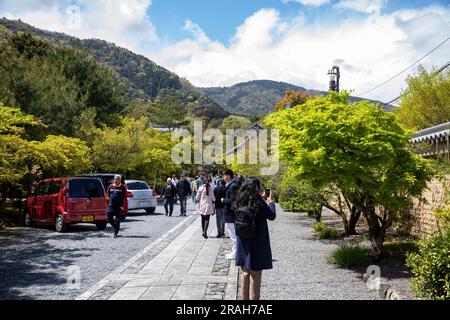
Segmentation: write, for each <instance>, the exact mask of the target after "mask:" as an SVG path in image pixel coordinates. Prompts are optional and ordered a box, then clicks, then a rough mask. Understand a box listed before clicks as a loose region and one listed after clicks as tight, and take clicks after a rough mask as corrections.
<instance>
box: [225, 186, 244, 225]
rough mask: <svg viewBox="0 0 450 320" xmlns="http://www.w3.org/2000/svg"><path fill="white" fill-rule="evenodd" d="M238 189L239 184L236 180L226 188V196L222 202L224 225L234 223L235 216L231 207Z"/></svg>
mask: <svg viewBox="0 0 450 320" xmlns="http://www.w3.org/2000/svg"><path fill="white" fill-rule="evenodd" d="M239 188H240V186H239V183H238V182H237V181H236V180H233V181H231V182H230V184H229V185H228V186H227V188H226V194H225V198H224V200H223V204H224V208H225V212H224V220H225V223H234V219H235V214H234V211H233V209H232V206H233V203H234V202H235V201H236V198H237V194H238V191H239Z"/></svg>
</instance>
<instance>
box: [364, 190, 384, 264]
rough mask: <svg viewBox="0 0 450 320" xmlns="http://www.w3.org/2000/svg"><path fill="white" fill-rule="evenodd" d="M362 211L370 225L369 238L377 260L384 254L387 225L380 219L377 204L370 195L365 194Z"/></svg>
mask: <svg viewBox="0 0 450 320" xmlns="http://www.w3.org/2000/svg"><path fill="white" fill-rule="evenodd" d="M362 205H363V207H362V212H363V214H364V217H365V218H366V221H367V225H368V226H369V238H370V243H371V244H372V251H373V254H374V255H375V257H376V258H377V260H379V259H381V258H382V256H383V242H384V238H385V235H386V227H387V226H386V225H383V223H382V222H381V221H380V218H379V217H378V215H377V214H376V212H375V205H374V203H373V199H372V197H371V196H370V195H367V194H366V195H365V196H364V203H363V204H362Z"/></svg>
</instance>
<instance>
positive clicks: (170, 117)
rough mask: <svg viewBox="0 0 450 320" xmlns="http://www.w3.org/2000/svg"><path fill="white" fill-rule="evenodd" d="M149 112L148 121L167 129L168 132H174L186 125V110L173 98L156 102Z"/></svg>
mask: <svg viewBox="0 0 450 320" xmlns="http://www.w3.org/2000/svg"><path fill="white" fill-rule="evenodd" d="M150 112H151V114H150V120H151V121H152V122H154V123H156V124H158V125H161V126H164V127H166V128H168V129H169V131H174V130H175V129H177V128H180V127H182V126H184V125H186V124H187V123H188V122H187V121H186V116H187V108H186V106H185V105H183V104H181V103H180V102H179V101H178V100H177V99H176V98H175V97H167V98H164V99H162V100H157V101H156V102H155V103H153V104H152V108H151V111H150Z"/></svg>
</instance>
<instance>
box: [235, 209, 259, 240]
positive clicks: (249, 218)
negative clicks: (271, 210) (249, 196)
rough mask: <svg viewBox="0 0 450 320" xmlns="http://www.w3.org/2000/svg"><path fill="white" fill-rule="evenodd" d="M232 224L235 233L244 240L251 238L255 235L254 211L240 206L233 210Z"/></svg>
mask: <svg viewBox="0 0 450 320" xmlns="http://www.w3.org/2000/svg"><path fill="white" fill-rule="evenodd" d="M234 225H235V227H236V235H237V236H238V237H239V238H241V239H244V240H249V239H253V238H255V237H256V235H257V232H258V230H257V226H256V212H252V211H251V210H250V209H249V208H248V207H241V208H239V209H238V210H236V212H235V221H234Z"/></svg>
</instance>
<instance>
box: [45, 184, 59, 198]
mask: <svg viewBox="0 0 450 320" xmlns="http://www.w3.org/2000/svg"><path fill="white" fill-rule="evenodd" d="M60 190H61V181H51V182H50V183H49V186H48V188H47V190H46V194H49V195H55V194H58V193H59V191H60Z"/></svg>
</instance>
